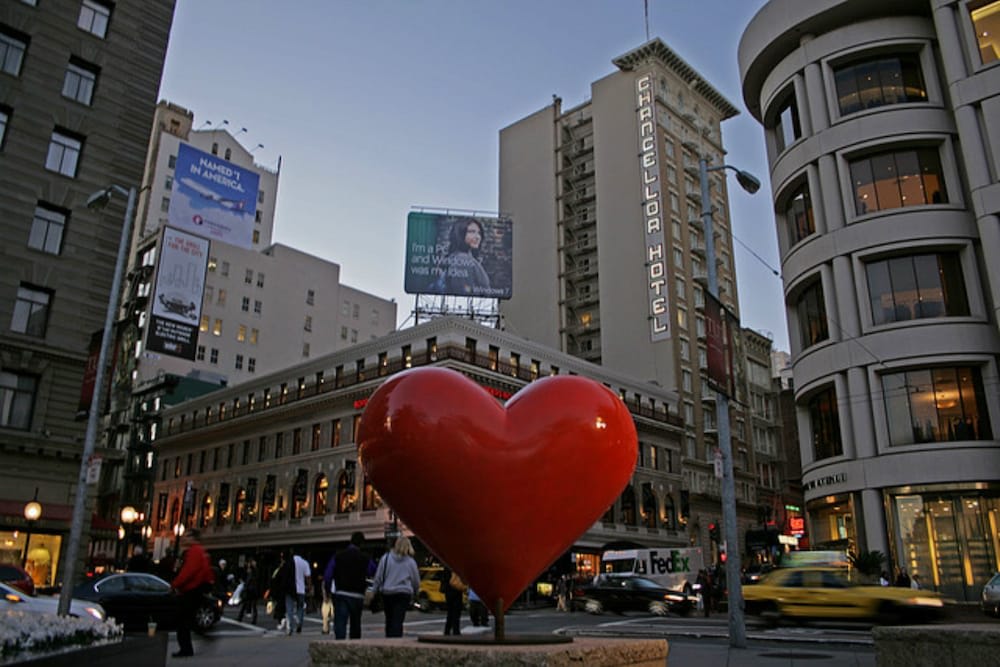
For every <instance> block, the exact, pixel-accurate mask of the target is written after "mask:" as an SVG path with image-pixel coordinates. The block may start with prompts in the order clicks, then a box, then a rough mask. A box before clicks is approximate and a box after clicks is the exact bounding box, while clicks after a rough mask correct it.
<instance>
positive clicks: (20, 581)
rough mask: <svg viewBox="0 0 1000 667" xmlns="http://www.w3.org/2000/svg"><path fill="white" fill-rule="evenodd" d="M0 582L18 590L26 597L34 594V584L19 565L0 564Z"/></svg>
mask: <svg viewBox="0 0 1000 667" xmlns="http://www.w3.org/2000/svg"><path fill="white" fill-rule="evenodd" d="M0 582H3V583H5V584H9V585H10V586H13V587H14V588H19V589H21V590H22V591H24V592H25V593H27V594H28V595H34V594H35V582H34V581H32V579H31V575H30V574H28V572H27V571H26V570H25V569H24V568H23V567H21V566H20V565H14V564H12V563H0Z"/></svg>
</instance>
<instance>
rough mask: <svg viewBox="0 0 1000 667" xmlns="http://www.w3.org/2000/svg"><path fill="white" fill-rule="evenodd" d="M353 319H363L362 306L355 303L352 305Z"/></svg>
mask: <svg viewBox="0 0 1000 667" xmlns="http://www.w3.org/2000/svg"><path fill="white" fill-rule="evenodd" d="M351 317H353V318H354V319H358V318H359V317H361V304H358V303H355V304H352V305H351Z"/></svg>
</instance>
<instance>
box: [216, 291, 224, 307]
mask: <svg viewBox="0 0 1000 667" xmlns="http://www.w3.org/2000/svg"><path fill="white" fill-rule="evenodd" d="M216 303H217V304H218V305H220V306H225V305H226V290H224V289H222V288H221V287H220V288H219V298H218V300H217V301H216Z"/></svg>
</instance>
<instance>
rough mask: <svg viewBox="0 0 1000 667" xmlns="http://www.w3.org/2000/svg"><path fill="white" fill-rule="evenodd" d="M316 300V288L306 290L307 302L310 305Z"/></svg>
mask: <svg viewBox="0 0 1000 667" xmlns="http://www.w3.org/2000/svg"><path fill="white" fill-rule="evenodd" d="M315 302H316V290H311V289H310V290H306V303H307V304H308V305H310V306H312V305H314V304H315Z"/></svg>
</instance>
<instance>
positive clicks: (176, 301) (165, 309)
mask: <svg viewBox="0 0 1000 667" xmlns="http://www.w3.org/2000/svg"><path fill="white" fill-rule="evenodd" d="M208 248H209V242H208V241H207V240H205V239H202V238H198V237H197V236H192V235H190V234H185V233H184V232H182V231H179V230H177V229H172V228H170V227H164V229H163V238H162V240H161V242H160V261H159V269H158V271H157V275H156V288H155V290H154V292H153V312H152V314H151V317H150V320H149V334H148V336H147V338H146V349H147V350H149V351H151V352H162V353H163V354H169V355H171V356H174V357H181V358H182V359H188V360H190V361H193V360H194V355H195V349H196V347H197V344H198V324H199V322H200V320H201V299H202V292H203V291H204V288H205V270H206V269H207V268H208Z"/></svg>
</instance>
